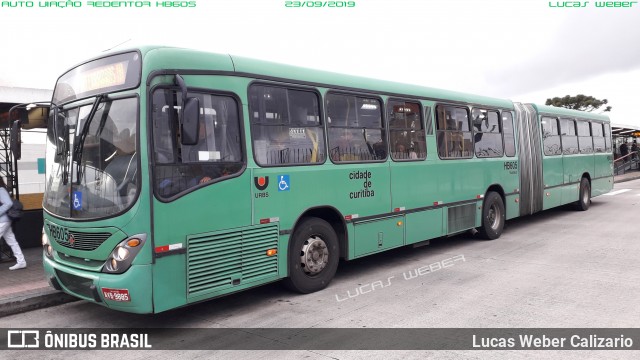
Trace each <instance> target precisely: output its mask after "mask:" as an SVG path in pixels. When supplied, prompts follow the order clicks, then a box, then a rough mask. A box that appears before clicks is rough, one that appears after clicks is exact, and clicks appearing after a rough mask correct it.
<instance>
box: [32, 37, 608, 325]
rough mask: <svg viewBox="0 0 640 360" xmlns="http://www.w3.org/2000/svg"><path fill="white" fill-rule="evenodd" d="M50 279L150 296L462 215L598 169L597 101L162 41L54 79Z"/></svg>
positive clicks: (229, 289) (487, 217)
mask: <svg viewBox="0 0 640 360" xmlns="http://www.w3.org/2000/svg"><path fill="white" fill-rule="evenodd" d="M46 154H47V155H46V179H47V180H46V191H45V194H44V200H43V207H44V210H45V212H44V213H45V215H44V224H45V225H44V234H43V239H42V243H43V248H44V254H43V260H44V268H45V272H46V274H47V277H48V279H49V281H50V283H51V285H52V286H53V287H54V288H56V289H58V290H62V291H64V292H67V293H69V294H72V295H75V296H77V297H79V298H82V299H85V300H88V301H92V302H95V303H97V304H100V305H103V306H107V307H109V308H112V309H116V310H121V311H127V312H134V313H156V312H162V311H165V310H169V309H173V308H176V307H181V306H185V305H188V304H192V303H196V302H200V301H203V300H207V299H211V298H215V297H219V296H222V295H226V294H230V293H235V292H238V291H241V290H244V289H248V288H252V287H255V286H258V285H261V284H265V283H269V282H274V281H278V280H281V279H284V282H285V284H286V285H287V286H288V287H290V288H292V289H294V290H296V291H299V292H301V293H309V292H313V291H317V290H321V289H323V288H325V287H326V286H327V285H329V283H330V282H331V279H332V278H333V277H334V275H335V273H336V269H337V267H338V261H339V259H340V258H343V259H345V260H351V259H356V258H360V257H363V256H367V255H370V254H375V253H378V252H381V251H385V250H388V249H393V248H397V247H400V246H405V245H410V244H419V243H421V242H425V241H426V240H429V239H433V238H437V237H443V236H448V235H452V234H458V233H461V232H465V231H474V232H475V230H476V229H477V230H478V231H479V233H480V234H479V236H482V237H484V238H486V239H495V238H498V237H499V236H500V235H501V233H502V230H503V227H504V224H505V221H506V220H508V219H513V218H516V217H518V216H523V215H528V214H533V213H536V212H539V211H542V210H546V209H549V208H553V207H556V206H560V205H563V204H569V203H573V204H575V206H576V207H577V208H578V209H579V210H587V209H588V207H589V205H590V202H591V198H592V197H594V196H597V195H601V194H604V193H606V192H608V191H609V190H611V188H612V186H613V165H612V164H613V155H612V151H611V129H610V124H609V120H608V118H607V117H606V116H603V115H595V114H591V113H584V112H579V111H573V110H567V109H561V108H553V107H547V106H539V105H534V104H520V103H513V102H511V101H508V100H501V99H494V98H489V97H482V96H476V95H470V94H463V93H457V92H452V91H445V90H438V89H432V88H426V87H420V86H416V85H406V84H399V83H394V82H388V81H379V80H372V79H366V78H361V77H354V76H348V75H341V74H334V73H330V72H323V71H315V70H309V69H304V68H298V67H293V66H286V65H282V64H275V63H269V62H264V61H258V60H252V59H247V58H241V57H235V56H229V55H220V54H211V53H204V52H198V51H192V50H185V49H176V48H167V47H143V48H139V49H132V50H129V51H124V52H114V53H110V54H108V55H103V56H101V57H99V58H96V59H93V60H90V61H87V62H85V63H82V64H80V65H78V66H76V67H74V68H72V69H71V70H69V71H67V72H66V73H65V74H63V75H62V76H61V77H60V78H59V79H58V81H57V84H56V87H55V90H54V93H53V98H52V101H51V105H50V111H49V118H48V120H47V149H46Z"/></svg>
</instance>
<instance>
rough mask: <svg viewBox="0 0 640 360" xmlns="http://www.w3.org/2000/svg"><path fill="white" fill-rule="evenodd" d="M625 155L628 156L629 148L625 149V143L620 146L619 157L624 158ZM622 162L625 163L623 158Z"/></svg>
mask: <svg viewBox="0 0 640 360" xmlns="http://www.w3.org/2000/svg"><path fill="white" fill-rule="evenodd" d="M627 154H629V148H628V147H627V143H626V142H623V143H622V144H620V157H622V158H624V157H625V156H627ZM623 161H624V162H627V159H626V158H625V159H623Z"/></svg>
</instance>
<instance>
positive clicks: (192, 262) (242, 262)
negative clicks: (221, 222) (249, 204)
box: [187, 224, 278, 295]
mask: <svg viewBox="0 0 640 360" xmlns="http://www.w3.org/2000/svg"><path fill="white" fill-rule="evenodd" d="M187 246H188V252H187V258H188V260H187V261H188V264H187V271H188V274H187V277H188V293H189V295H198V294H202V293H208V292H213V291H218V290H223V289H226V288H230V287H233V286H236V285H239V284H243V283H246V282H252V281H258V280H260V279H266V278H269V277H274V278H275V277H277V275H278V257H277V256H266V252H267V250H269V249H276V248H277V247H278V226H277V224H268V225H258V226H250V227H246V228H241V229H234V230H230V231H220V232H216V233H209V234H202V235H196V236H191V237H189V238H188V239H187Z"/></svg>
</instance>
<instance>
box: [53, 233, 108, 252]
mask: <svg viewBox="0 0 640 360" xmlns="http://www.w3.org/2000/svg"><path fill="white" fill-rule="evenodd" d="M109 236H111V234H110V233H105V232H100V233H88V232H80V231H69V237H68V238H67V240H66V241H64V240H61V239H56V242H57V243H58V244H60V245H62V246H64V247H67V248H70V249H76V250H87V251H91V250H95V249H97V248H98V246H100V245H102V243H103V242H105V241H106V240H107V239H108V238H109Z"/></svg>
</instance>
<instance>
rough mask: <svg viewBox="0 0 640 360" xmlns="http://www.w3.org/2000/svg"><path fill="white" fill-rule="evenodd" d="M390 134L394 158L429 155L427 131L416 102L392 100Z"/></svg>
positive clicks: (408, 158) (390, 102)
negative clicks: (426, 138)
mask: <svg viewBox="0 0 640 360" xmlns="http://www.w3.org/2000/svg"><path fill="white" fill-rule="evenodd" d="M387 108H388V109H389V136H390V139H391V144H390V145H391V158H392V159H393V160H420V159H425V158H426V157H427V147H426V142H425V132H424V126H423V122H422V117H421V116H420V115H421V111H420V105H419V104H418V103H414V102H408V101H399V100H390V101H389V102H388V104H387Z"/></svg>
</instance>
